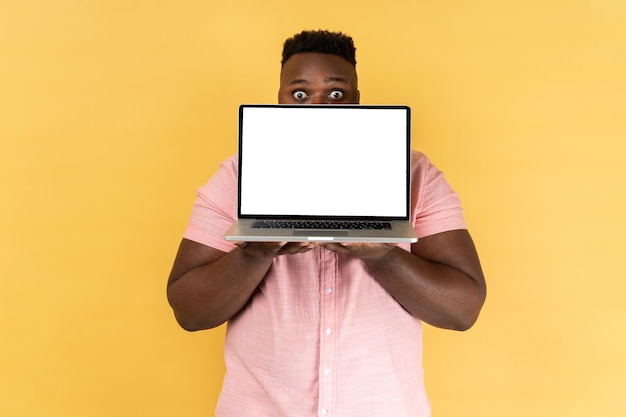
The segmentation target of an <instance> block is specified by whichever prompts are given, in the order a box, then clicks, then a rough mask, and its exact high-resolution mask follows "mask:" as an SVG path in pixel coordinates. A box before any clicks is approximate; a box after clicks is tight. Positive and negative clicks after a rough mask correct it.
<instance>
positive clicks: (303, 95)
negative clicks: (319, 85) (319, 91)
mask: <svg viewBox="0 0 626 417" xmlns="http://www.w3.org/2000/svg"><path fill="white" fill-rule="evenodd" d="M293 98H295V99H296V100H299V101H301V100H306V99H307V98H309V95H308V94H307V93H306V92H304V91H302V90H296V91H294V92H293Z"/></svg>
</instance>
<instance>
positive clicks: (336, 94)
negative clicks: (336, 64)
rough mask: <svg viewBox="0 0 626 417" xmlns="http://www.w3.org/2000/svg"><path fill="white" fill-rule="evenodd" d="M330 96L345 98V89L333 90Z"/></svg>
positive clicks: (337, 98)
mask: <svg viewBox="0 0 626 417" xmlns="http://www.w3.org/2000/svg"><path fill="white" fill-rule="evenodd" d="M328 98H331V99H333V100H339V99H341V98H343V91H341V90H333V91H331V92H330V94H328Z"/></svg>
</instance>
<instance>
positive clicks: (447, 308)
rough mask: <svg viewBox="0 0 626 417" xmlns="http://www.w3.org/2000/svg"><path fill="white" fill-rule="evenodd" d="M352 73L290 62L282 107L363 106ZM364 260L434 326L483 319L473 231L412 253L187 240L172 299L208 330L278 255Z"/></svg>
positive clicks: (188, 319)
mask: <svg viewBox="0 0 626 417" xmlns="http://www.w3.org/2000/svg"><path fill="white" fill-rule="evenodd" d="M359 100H360V93H359V90H358V84H357V75H356V71H355V69H354V67H353V66H352V65H351V64H350V63H349V62H347V61H346V60H345V59H343V58H342V57H339V56H336V55H330V54H319V53H302V54H296V55H293V56H292V57H291V58H289V59H288V60H287V62H285V65H284V66H283V69H282V71H281V76H280V89H279V91H278V102H279V103H282V104H298V103H300V104H305V103H306V104H330V103H336V104H342V103H343V104H348V103H359ZM318 245H319V246H322V247H324V248H325V249H327V250H330V251H333V252H337V253H341V254H347V255H350V256H353V257H355V258H359V259H361V260H363V262H364V265H365V267H366V268H367V270H368V271H369V273H370V274H371V275H372V276H373V277H374V279H376V280H377V281H378V282H379V283H380V284H381V286H382V287H383V288H384V289H385V290H386V291H387V292H388V293H389V294H391V296H393V297H394V298H395V300H396V301H397V302H398V303H400V304H401V305H402V307H404V309H405V310H406V311H407V312H409V313H410V314H412V315H413V316H415V317H417V318H419V319H421V320H423V321H425V322H426V323H429V324H431V325H433V326H436V327H440V328H446V329H455V330H466V329H469V328H470V327H471V326H472V325H473V324H474V322H475V321H476V319H477V318H478V315H479V313H480V309H481V308H482V305H483V303H484V301H485V295H486V284H485V279H484V276H483V273H482V269H481V266H480V262H479V259H478V255H477V253H476V249H475V247H474V243H473V242H472V238H471V237H470V235H469V233H468V232H467V230H453V231H449V232H444V233H439V234H436V235H432V236H427V237H424V238H421V239H420V240H419V241H418V242H417V243H414V244H412V245H411V251H410V252H407V251H405V250H403V249H401V248H399V247H397V246H396V245H392V244H382V243H320V244H318V243H308V242H301V243H285V242H283V243H240V244H238V245H237V248H235V249H234V250H232V251H230V252H228V253H225V252H222V251H220V250H217V249H214V248H211V247H209V246H205V245H202V244H200V243H196V242H193V241H190V240H187V239H183V241H182V242H181V244H180V247H179V250H178V254H177V255H176V259H175V261H174V266H173V267H172V272H171V274H170V277H169V280H168V285H167V295H168V300H169V302H170V305H171V306H172V308H173V309H174V313H175V315H176V319H177V320H178V322H179V324H180V325H181V326H182V327H183V328H184V329H186V330H190V331H194V330H201V329H209V328H213V327H216V326H219V325H221V324H222V323H224V322H225V321H227V320H229V319H230V318H231V317H233V316H234V315H236V314H237V313H238V312H239V311H240V310H241V309H242V308H243V307H244V306H245V305H246V303H247V302H248V300H249V299H250V297H251V296H252V294H253V293H254V291H255V290H256V288H257V287H258V285H259V284H260V283H261V281H263V279H264V278H265V275H266V273H267V271H268V270H269V268H270V267H271V265H272V261H273V259H274V258H275V257H277V256H298V254H299V253H304V252H307V251H309V250H311V249H313V248H315V247H316V246H318Z"/></svg>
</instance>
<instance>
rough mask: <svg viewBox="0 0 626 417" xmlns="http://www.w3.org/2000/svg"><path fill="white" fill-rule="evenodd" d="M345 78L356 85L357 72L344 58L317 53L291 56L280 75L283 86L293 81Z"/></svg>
mask: <svg viewBox="0 0 626 417" xmlns="http://www.w3.org/2000/svg"><path fill="white" fill-rule="evenodd" d="M329 77H336V78H344V79H346V80H348V81H349V82H352V83H354V84H355V85H356V70H355V69H354V67H353V66H352V65H351V64H350V63H349V62H348V61H346V60H345V59H344V58H342V57H340V56H338V55H333V54H320V53H315V52H306V53H299V54H295V55H293V56H291V57H290V58H289V59H288V60H287V62H285V65H283V68H282V70H281V73H280V81H281V84H285V83H290V82H292V81H293V80H314V79H317V78H329Z"/></svg>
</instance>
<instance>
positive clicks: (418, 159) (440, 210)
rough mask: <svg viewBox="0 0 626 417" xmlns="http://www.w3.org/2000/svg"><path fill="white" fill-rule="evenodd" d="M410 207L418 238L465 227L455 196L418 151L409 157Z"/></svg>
mask: <svg viewBox="0 0 626 417" xmlns="http://www.w3.org/2000/svg"><path fill="white" fill-rule="evenodd" d="M411 209H412V212H411V213H412V217H413V227H414V229H415V233H417V236H418V238H422V237H426V236H430V235H434V234H437V233H442V232H447V231H451V230H459V229H467V225H466V223H465V219H464V217H463V209H462V208H461V201H460V200H459V196H458V194H457V193H456V192H454V190H453V189H452V187H451V186H450V184H448V182H447V181H446V179H445V177H444V175H443V172H441V171H439V169H437V167H435V166H434V165H433V164H432V163H431V162H430V160H429V159H428V158H427V157H426V156H425V155H424V154H422V153H419V152H416V151H413V154H412V158H411Z"/></svg>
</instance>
